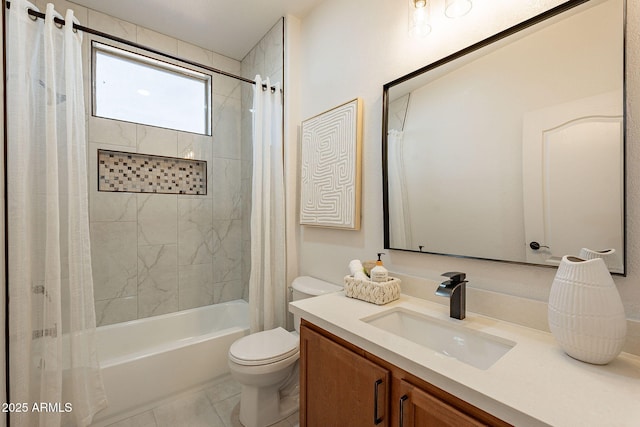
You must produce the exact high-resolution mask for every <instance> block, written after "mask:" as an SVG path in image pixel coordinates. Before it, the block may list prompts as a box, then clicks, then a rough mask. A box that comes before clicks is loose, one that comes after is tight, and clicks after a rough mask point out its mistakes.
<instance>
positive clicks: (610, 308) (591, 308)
mask: <svg viewBox="0 0 640 427" xmlns="http://www.w3.org/2000/svg"><path fill="white" fill-rule="evenodd" d="M549 328H550V329H551V333H553V335H554V337H555V338H556V340H558V343H559V344H560V346H561V347H562V349H563V350H564V351H565V352H566V353H567V354H568V355H569V356H571V357H573V358H574V359H578V360H582V361H584V362H589V363H594V364H598V365H604V364H606V363H609V362H611V361H612V360H613V359H615V357H616V356H618V354H620V352H621V351H622V346H623V345H624V341H625V337H626V334H627V320H626V316H625V313H624V307H623V305H622V300H621V299H620V294H619V293H618V290H617V288H616V285H615V283H614V282H613V279H612V278H611V274H609V271H608V269H607V266H606V265H605V263H604V261H603V260H602V259H601V258H594V259H590V260H584V259H582V258H577V257H573V256H564V257H563V258H562V262H561V263H560V267H558V272H557V273H556V277H555V278H554V279H553V285H552V286H551V294H550V295H549Z"/></svg>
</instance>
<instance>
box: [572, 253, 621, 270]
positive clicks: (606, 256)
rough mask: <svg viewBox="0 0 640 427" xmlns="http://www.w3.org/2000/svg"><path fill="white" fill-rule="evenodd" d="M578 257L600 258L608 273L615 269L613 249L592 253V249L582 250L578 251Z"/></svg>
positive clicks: (615, 256)
mask: <svg viewBox="0 0 640 427" xmlns="http://www.w3.org/2000/svg"><path fill="white" fill-rule="evenodd" d="M578 257H579V258H582V259H594V258H602V260H603V261H604V264H605V265H606V266H607V268H608V269H609V271H611V270H612V269H614V268H617V264H618V262H617V259H616V258H617V255H616V250H615V249H603V250H601V251H594V250H593V249H588V248H582V249H580V254H579V255H578Z"/></svg>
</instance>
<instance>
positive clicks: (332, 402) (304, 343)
mask: <svg viewBox="0 0 640 427" xmlns="http://www.w3.org/2000/svg"><path fill="white" fill-rule="evenodd" d="M389 380H390V375H389V371H388V370H387V369H384V368H382V367H380V366H379V365H377V364H376V363H373V362H371V361H369V360H367V359H365V358H364V357H362V356H361V355H359V354H357V353H355V352H353V351H351V350H348V349H346V348H344V347H343V346H341V345H339V344H337V343H335V342H334V341H331V340H330V339H328V338H326V337H324V336H322V335H320V334H318V333H317V332H315V331H313V330H311V329H309V328H307V327H305V326H301V328H300V403H301V407H300V425H301V426H302V427H314V426H320V427H327V426H336V427H340V426H349V427H359V426H378V427H382V426H389V425H390V424H389V422H388V418H389V417H388V396H389Z"/></svg>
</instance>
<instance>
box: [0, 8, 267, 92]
mask: <svg viewBox="0 0 640 427" xmlns="http://www.w3.org/2000/svg"><path fill="white" fill-rule="evenodd" d="M6 4H7V9H10V8H11V2H10V1H7V2H6ZM27 13H28V14H29V15H30V16H32V17H34V18H35V19H34V20H36V19H38V18H40V19H44V18H45V16H46V14H44V13H42V12H38V11H36V10H33V9H27ZM53 21H54V22H55V23H56V24H58V25H66V22H65V20H64V19H61V18H58V17H54V18H53ZM73 29H74V30H80V31H82V32H85V33H88V34H93V35H95V36H99V37H103V38H105V39H108V40H112V41H115V42H118V43H122V44H126V45H128V46H131V47H134V48H136V49H142V50H146V51H147V52H151V53H153V54H156V55H159V56H163V57H165V58H169V59H172V60H174V61H180V62H183V63H185V64H189V65H191V66H194V67H198V68H202V69H204V70H207V71H211V72H212V73H216V74H221V75H223V76H227V77H231V78H233V79H236V80H240V81H242V82H245V83H251V84H252V85H255V84H256V82H255V81H253V80H250V79H247V78H246V77H241V76H236V75H235V74H231V73H228V72H226V71H222V70H219V69H217V68H213V67H209V66H208V65H203V64H200V63H198V62H195V61H191V60H188V59H184V58H180V57H179V56H174V55H171V54H169V53H165V52H162V51H159V50H156V49H153V48H151V47H148V46H144V45H141V44H138V43H135V42H132V41H129V40H126V39H123V38H120V37H118V36H114V35H111V34H108V33H104V32H102V31H98V30H94V29H93V28H89V27H85V26H84V25H80V24H76V23H73ZM267 89H271V92H275V91H276V88H275V87H273V86H271V87H270V88H267V85H265V84H263V85H262V90H267Z"/></svg>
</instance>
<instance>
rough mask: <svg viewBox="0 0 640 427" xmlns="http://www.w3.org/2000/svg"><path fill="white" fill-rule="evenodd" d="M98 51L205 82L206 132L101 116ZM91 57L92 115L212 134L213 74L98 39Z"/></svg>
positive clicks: (201, 133)
mask: <svg viewBox="0 0 640 427" xmlns="http://www.w3.org/2000/svg"><path fill="white" fill-rule="evenodd" d="M98 52H101V53H105V54H107V55H111V56H117V57H120V58H122V59H125V60H127V61H130V62H132V63H138V64H141V65H143V66H146V67H151V68H156V69H159V70H161V71H164V72H168V73H170V74H176V75H179V76H183V77H187V78H191V79H195V80H201V81H202V82H203V83H204V84H205V102H206V111H205V131H204V132H191V131H185V130H182V129H175V128H172V127H169V126H162V125H157V124H148V123H139V122H136V121H133V120H123V119H122V118H115V117H107V116H101V115H98V114H97V113H96V111H97V108H96V105H97V99H96V78H95V77H96V64H97V61H96V55H97V54H98ZM91 59H92V61H91V62H92V64H91V99H92V102H91V107H92V108H91V115H92V116H94V117H102V118H105V119H110V120H119V121H124V122H129V123H137V124H141V125H144V126H154V127H160V128H165V129H173V130H177V131H179V132H188V133H197V134H200V135H207V136H211V134H212V133H211V131H212V122H213V112H212V108H211V105H212V102H211V100H212V98H213V85H212V81H213V76H211V75H210V74H206V73H202V72H199V71H195V70H192V69H189V68H186V67H184V66H180V65H175V64H172V63H169V62H166V61H161V60H158V59H155V58H151V57H149V56H145V55H141V54H139V53H134V52H131V51H128V50H125V49H121V48H117V47H115V46H110V45H107V44H104V43H100V42H97V41H95V40H94V41H92V42H91Z"/></svg>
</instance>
